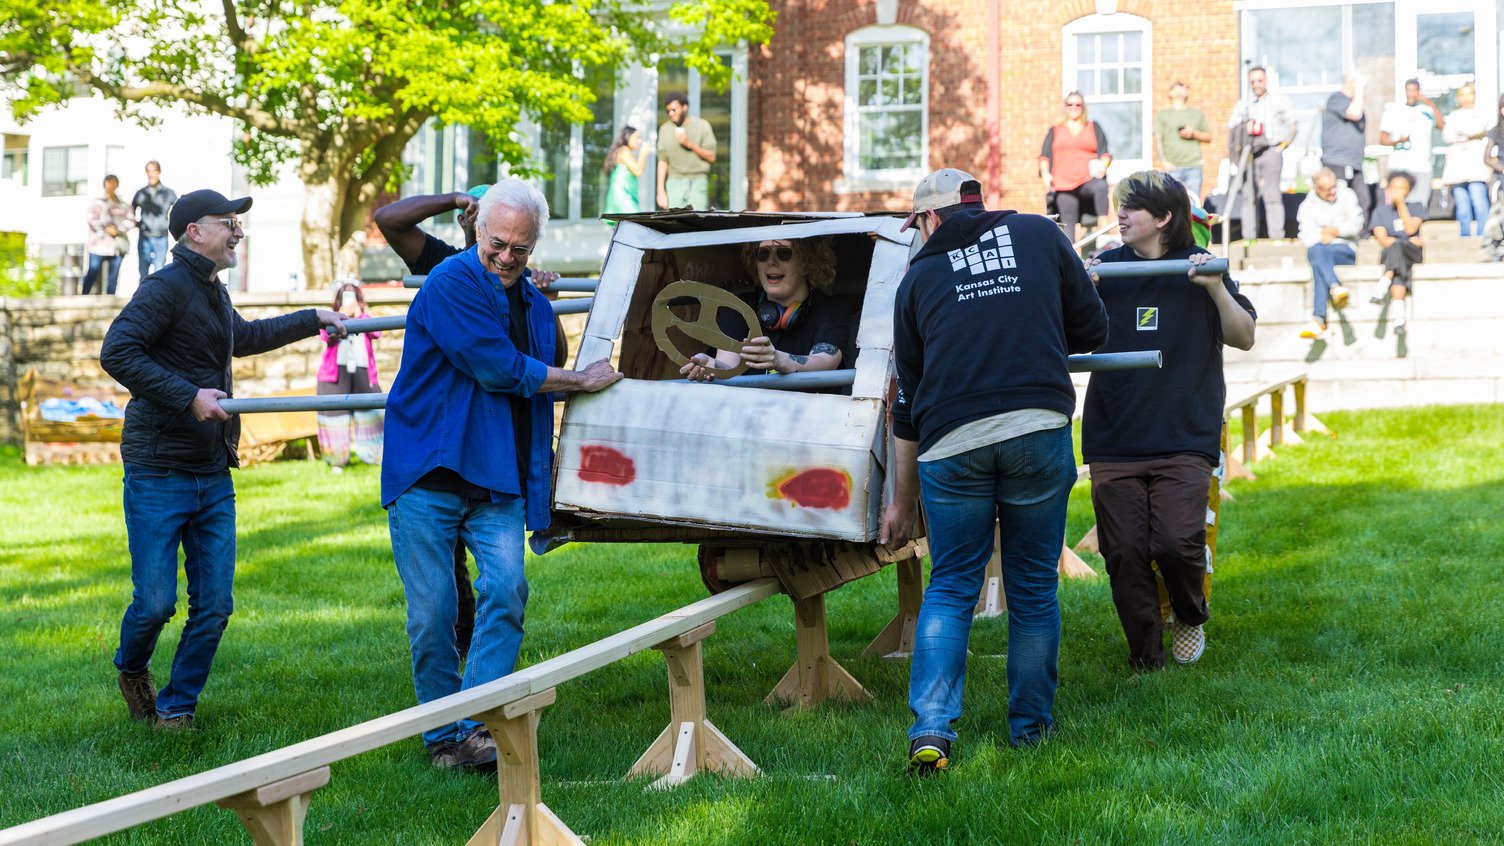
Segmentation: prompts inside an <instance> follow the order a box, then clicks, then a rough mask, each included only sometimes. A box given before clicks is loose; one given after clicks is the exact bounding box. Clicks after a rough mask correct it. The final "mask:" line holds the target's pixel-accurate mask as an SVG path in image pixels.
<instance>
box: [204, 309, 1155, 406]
mask: <svg viewBox="0 0 1504 846" xmlns="http://www.w3.org/2000/svg"><path fill="white" fill-rule="evenodd" d="M373 319H376V318H373ZM1160 363H1161V359H1160V354H1159V350H1144V351H1142V352H1125V353H1102V354H1101V355H1073V356H1071V357H1070V358H1069V359H1068V366H1069V367H1070V370H1071V372H1072V373H1092V372H1097V371H1103V370H1135V369H1138V368H1142V367H1159V366H1160ZM674 381H675V382H677V383H679V384H687V383H688V382H689V380H688V379H676V380H674ZM854 381H856V371H855V370H817V371H814V372H812V373H782V374H778V375H771V374H768V375H756V376H734V377H732V378H730V379H721V380H717V381H715V382H707V383H706V384H709V385H724V386H726V387H730V388H766V389H769V390H775V391H797V390H806V391H808V390H815V389H819V388H844V387H846V386H847V385H850V384H851V383H852V382H854ZM386 396H387V395H386V394H326V395H325V396H321V397H320V396H314V397H261V398H255V399H235V398H231V399H222V400H220V401H219V407H220V408H222V409H224V410H225V411H226V412H228V413H230V414H259V413H266V412H279V411H363V410H365V409H368V408H386Z"/></svg>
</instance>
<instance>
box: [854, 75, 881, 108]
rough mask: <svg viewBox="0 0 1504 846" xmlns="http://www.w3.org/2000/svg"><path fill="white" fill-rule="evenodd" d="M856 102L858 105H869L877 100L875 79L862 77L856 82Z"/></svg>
mask: <svg viewBox="0 0 1504 846" xmlns="http://www.w3.org/2000/svg"><path fill="white" fill-rule="evenodd" d="M856 102H857V105H860V106H870V105H873V104H874V103H876V102H877V80H875V79H863V80H860V81H858V82H857V84H856Z"/></svg>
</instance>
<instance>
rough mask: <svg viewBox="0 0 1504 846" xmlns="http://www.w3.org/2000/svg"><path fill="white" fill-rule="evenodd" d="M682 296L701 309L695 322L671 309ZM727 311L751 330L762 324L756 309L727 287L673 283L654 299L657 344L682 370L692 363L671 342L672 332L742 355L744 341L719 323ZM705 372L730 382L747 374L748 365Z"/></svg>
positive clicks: (717, 368) (702, 283) (743, 363)
mask: <svg viewBox="0 0 1504 846" xmlns="http://www.w3.org/2000/svg"><path fill="white" fill-rule="evenodd" d="M681 297H689V298H690V299H693V300H694V301H695V302H696V303H697V304H698V305H699V306H700V314H699V316H698V317H697V318H696V319H695V320H685V319H684V318H682V317H679V316H678V315H677V314H674V313H673V311H672V310H670V309H669V303H671V302H673V301H674V300H676V299H679V298H681ZM723 308H729V309H731V310H732V311H734V312H736V313H737V314H738V315H740V316H741V318H742V319H743V320H745V321H746V322H747V328H748V329H749V330H750V329H752V328H754V327H756V326H757V325H758V323H757V315H756V314H754V313H753V311H752V307H751V306H749V305H747V304H746V303H744V302H742V301H741V300H740V299H739V298H738V297H737V296H736V295H734V294H732V293H731V292H730V291H727V290H726V289H724V288H717V287H716V286H714V285H707V284H705V283H704V282H690V281H688V280H684V279H681V280H679V281H678V282H671V283H669V285H668V286H666V287H665V288H664V289H663V290H662V291H659V292H658V296H657V297H654V298H653V342H654V343H656V344H657V345H658V349H660V350H662V351H663V354H664V355H666V356H668V357H669V360H670V361H672V362H673V363H674V364H677V365H679V366H680V367H683V366H684V365H686V364H688V363H689V356H687V355H685V354H684V353H681V352H679V348H678V347H676V346H674V343H673V341H671V340H670V339H669V337H668V330H670V329H678V330H679V331H680V332H683V333H684V334H686V335H688V336H689V337H691V338H693V339H694V340H696V341H699V342H700V343H702V344H706V345H708V346H711V347H714V348H716V349H718V350H729V351H730V352H734V353H737V354H738V355H740V354H741V351H742V342H741V341H738V340H736V339H735V338H732V337H731V336H730V335H727V334H726V333H725V332H722V331H721V329H720V326H719V324H717V323H716V317H717V316H718V315H719V314H720V313H721V309H723ZM705 369H706V370H709V371H710V372H711V373H712V374H714V375H715V376H718V377H720V378H722V379H729V378H731V377H732V376H737V375H740V374H741V373H742V372H744V371H745V370H746V369H747V364H746V362H745V361H744V362H742V363H741V364H738V365H737V366H735V367H714V366H705Z"/></svg>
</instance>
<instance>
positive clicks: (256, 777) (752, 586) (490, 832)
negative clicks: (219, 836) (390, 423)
mask: <svg viewBox="0 0 1504 846" xmlns="http://www.w3.org/2000/svg"><path fill="white" fill-rule="evenodd" d="M781 591H782V588H781V587H780V586H779V583H778V581H777V580H776V579H759V580H757V581H754V582H748V583H746V584H742V585H737V586H736V587H733V588H731V589H730V590H727V591H725V592H723V593H719V594H716V595H715V596H711V597H708V598H706V599H702V600H700V601H698V602H695V603H692V604H690V605H686V606H684V607H683V608H680V609H678V610H677V611H671V612H669V613H668V614H664V615H663V616H661V617H658V618H656V619H654V620H650V621H648V622H646V623H642V624H641V625H638V626H634V627H632V628H630V629H627V630H626V631H624V632H620V633H618V634H615V635H612V636H611V637H608V638H606V639H604V640H600V641H597V642H595V643H592V644H590V645H588V646H583V647H580V648H579V649H576V650H573V651H571V652H566V653H564V654H563V655H559V656H557V657H555V658H550V659H548V660H547V661H543V662H541V663H538V664H534V665H533V666H531V667H528V668H527V669H524V670H518V671H517V672H515V673H512V674H511V675H508V676H504V677H502V678H499V679H497V680H495V681H492V682H488V683H486V684H484V685H481V686H479V687H474V688H471V689H469V690H465V691H461V692H459V693H456V694H454V695H453V696H446V697H444V698H443V699H436V700H434V701H432V702H427V703H424V704H422V705H418V706H416V707H413V708H408V709H406V710H403V711H398V712H396V713H394V714H388V715H386V716H384V717H378V718H377V719H374V720H370V721H367V722H364V723H360V724H359V725H354V726H351V727H349V728H346V729H341V730H340V731H337V732H333V733H331V734H326V735H322V736H320V737H315V738H312V739H310V740H305V741H303V742H302V743H297V744H294V745H292V746H288V747H285V748H282V749H277V750H274V751H272V752H267V753H265V754H262V755H257V756H256V757H254V758H248V759H246V760H244V761H237V762H235V763H232V764H226V765H225V766H222V767H216V768H215V769H212V770H208V771H206V772H202V773H198V774H197V775H191V776H188V777H186V778H180V779H177V780H176V781H170V782H167V783H166V784H161V785H157V786H156V787H151V788H147V789H146V790H141V791H137V792H135V793H131V794H127V795H125V796H120V797H117V798H114V799H109V800H106V801H104V802H99V803H97V804H94V805H88V806H85V807H83V808H76V809H74V810H71V811H64V812H63V813H60V814H55V815H53V816H50V817H45V818H43V819H40V820H35V821H33V822H29V823H25V824H23V825H19V826H15V827H14V828H8V829H6V830H4V831H0V846H12V844H17V845H18V844H28V845H29V846H32V845H33V844H34V846H42V845H43V844H71V843H80V842H83V841H85V840H89V839H91V838H95V837H100V836H103V835H106V834H111V833H114V832H117V831H123V830H125V829H127V828H130V827H132V826H136V825H140V824H142V823H145V822H150V821H152V820H156V819H161V818H162V817H166V816H170V815H172V814H176V813H178V812H180V811H186V810H188V809H190V808H196V807H198V806H200V805H207V804H209V803H210V802H217V803H219V804H220V805H221V806H222V807H227V808H232V809H234V810H235V811H236V813H237V814H239V815H240V817H241V819H242V820H243V821H244V822H245V824H246V828H247V830H248V831H250V833H251V837H252V840H253V842H255V843H256V844H267V845H268V846H289V845H290V844H296V843H302V820H303V815H304V813H306V812H307V808H308V797H309V795H310V794H311V793H312V791H313V790H314V789H316V788H318V787H320V786H322V785H323V784H325V783H327V782H328V779H329V771H328V767H329V765H330V764H332V763H335V762H337V761H343V760H345V759H346V758H351V757H354V756H356V755H359V754H361V753H362V752H369V751H371V750H373V749H379V748H381V747H383V746H388V745H390V744H393V743H396V742H398V741H401V740H406V739H407V738H410V737H413V736H415V735H418V734H421V733H422V732H424V731H426V730H428V729H432V728H438V727H439V726H443V725H447V724H449V723H452V722H454V721H455V720H458V719H461V718H465V717H475V718H478V719H481V720H482V721H483V722H485V723H486V724H487V726H488V727H489V728H490V729H491V732H492V734H493V736H495V738H496V742H497V747H498V750H499V754H498V758H497V760H498V765H497V772H498V786H499V789H500V799H501V801H500V804H499V805H498V806H497V810H496V812H495V813H493V814H492V816H491V818H490V819H489V820H487V821H486V823H485V824H484V825H482V826H481V827H480V830H479V831H477V832H476V838H474V839H472V841H471V842H472V843H480V842H486V843H492V844H494V843H498V842H501V843H526V844H545V843H579V842H581V841H580V840H579V839H578V838H576V837H575V836H574V835H573V834H572V833H570V832H569V830H568V828H567V827H564V825H563V823H562V822H560V821H559V819H558V818H557V817H556V816H554V815H553V813H552V812H551V811H549V810H548V808H547V806H545V805H544V804H543V803H542V801H541V798H540V790H541V785H540V782H539V778H538V760H537V734H536V732H537V721H538V715H539V712H541V710H542V709H543V708H544V707H547V706H548V705H549V704H552V702H553V699H554V696H555V688H556V687H557V686H558V685H560V684H563V683H564V682H567V681H571V680H573V679H577V678H579V677H581V676H583V675H586V674H588V673H590V672H593V671H595V670H598V669H600V668H602V667H605V666H607V665H609V664H612V663H614V662H617V661H620V660H622V659H623V658H626V657H628V656H630V655H634V654H636V653H638V652H643V651H645V650H648V649H659V650H662V651H663V652H664V653H665V656H666V659H667V662H668V664H669V673H670V684H671V685H672V687H671V691H672V692H671V699H672V701H673V704H674V707H673V708H672V714H673V719H674V720H676V723H675V724H674V725H671V726H670V729H672V733H673V736H674V741H673V743H672V744H665V743H655V744H654V746H653V748H651V749H650V750H649V754H648V755H644V756H643V757H644V760H643V761H639V762H638V765H637V766H636V767H634V768H633V773H634V774H636V773H642V772H660V773H661V774H663V775H665V776H670V777H671V778H670V783H673V782H674V781H677V780H682V779H683V778H685V777H688V775H692V774H693V772H694V771H695V769H697V768H698V769H705V768H712V769H720V770H722V771H725V772H728V773H732V774H742V773H747V772H749V771H752V772H755V770H756V767H755V766H753V765H752V763H751V761H750V760H748V759H747V758H746V756H745V755H742V754H741V753H740V751H739V750H737V749H736V747H735V746H733V745H731V742H730V741H729V740H727V739H726V738H725V736H724V735H721V734H720V732H719V731H716V730H715V727H714V726H713V725H711V724H710V722H709V721H708V720H707V719H705V716H704V714H705V708H704V677H703V670H702V667H701V662H700V661H699V647H700V642H701V641H703V640H704V638H705V637H707V636H709V634H710V632H712V631H713V630H714V627H713V625H712V624H713V623H714V622H715V621H716V620H718V619H720V618H722V617H725V616H727V615H729V614H731V613H732V612H734V611H738V610H740V609H742V608H746V607H747V606H749V605H755V604H756V603H759V602H761V601H763V600H764V599H767V598H768V597H770V596H773V595H775V594H778V593H780V592H781ZM668 733H669V732H668V730H665V734H668ZM665 745H668V746H669V747H670V748H669V751H668V754H663V750H664V747H665ZM697 747H698V749H697ZM655 764H657V765H660V766H661V767H662V769H655V767H654V765H655ZM749 768H750V770H749Z"/></svg>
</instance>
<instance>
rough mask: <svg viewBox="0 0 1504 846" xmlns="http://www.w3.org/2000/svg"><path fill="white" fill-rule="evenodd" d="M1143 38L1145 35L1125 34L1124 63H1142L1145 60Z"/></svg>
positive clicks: (1136, 33) (1137, 33)
mask: <svg viewBox="0 0 1504 846" xmlns="http://www.w3.org/2000/svg"><path fill="white" fill-rule="evenodd" d="M1143 38H1144V36H1143V33H1139V32H1125V33H1123V61H1125V62H1142V61H1143V60H1144V53H1143Z"/></svg>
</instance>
